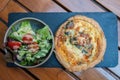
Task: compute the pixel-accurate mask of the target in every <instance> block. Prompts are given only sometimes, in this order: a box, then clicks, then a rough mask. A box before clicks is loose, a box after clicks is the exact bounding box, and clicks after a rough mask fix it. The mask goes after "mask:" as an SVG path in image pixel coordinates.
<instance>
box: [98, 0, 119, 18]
mask: <svg viewBox="0 0 120 80" xmlns="http://www.w3.org/2000/svg"><path fill="white" fill-rule="evenodd" d="M96 1H97V2H98V3H100V4H101V5H103V6H104V7H106V8H107V9H109V10H110V11H112V12H113V13H115V14H116V15H117V16H118V17H120V0H96Z"/></svg>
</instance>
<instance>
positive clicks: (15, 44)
mask: <svg viewBox="0 0 120 80" xmlns="http://www.w3.org/2000/svg"><path fill="white" fill-rule="evenodd" d="M7 46H8V47H9V48H11V49H19V48H20V46H21V42H18V41H10V42H8V43H7Z"/></svg>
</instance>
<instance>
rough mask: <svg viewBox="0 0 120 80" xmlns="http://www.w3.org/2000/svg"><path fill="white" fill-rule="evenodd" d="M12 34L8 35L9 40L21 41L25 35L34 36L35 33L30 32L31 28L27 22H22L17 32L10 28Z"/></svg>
mask: <svg viewBox="0 0 120 80" xmlns="http://www.w3.org/2000/svg"><path fill="white" fill-rule="evenodd" d="M12 30H13V33H11V34H10V35H9V37H10V38H12V39H15V40H18V41H21V40H22V37H23V36H24V35H25V34H26V33H30V34H32V35H35V32H34V31H33V30H32V27H31V25H30V22H29V21H27V20H26V21H23V22H22V23H21V26H20V28H19V29H18V30H16V31H15V29H14V28H12Z"/></svg>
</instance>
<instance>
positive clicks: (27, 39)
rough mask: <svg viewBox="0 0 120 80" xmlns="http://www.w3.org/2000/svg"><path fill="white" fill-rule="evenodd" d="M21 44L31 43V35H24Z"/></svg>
mask: <svg viewBox="0 0 120 80" xmlns="http://www.w3.org/2000/svg"><path fill="white" fill-rule="evenodd" d="M22 41H23V43H26V44H30V43H32V41H33V36H32V35H31V34H26V35H24V36H23V38H22Z"/></svg>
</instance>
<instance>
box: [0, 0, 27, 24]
mask: <svg viewBox="0 0 120 80" xmlns="http://www.w3.org/2000/svg"><path fill="white" fill-rule="evenodd" d="M11 12H26V10H25V9H24V8H23V7H21V6H20V5H18V4H17V3H15V2H14V1H13V0H11V1H9V3H8V5H7V6H6V7H5V8H4V10H2V12H0V17H1V18H2V19H3V20H5V21H6V22H7V21H8V14H9V13H11Z"/></svg>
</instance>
